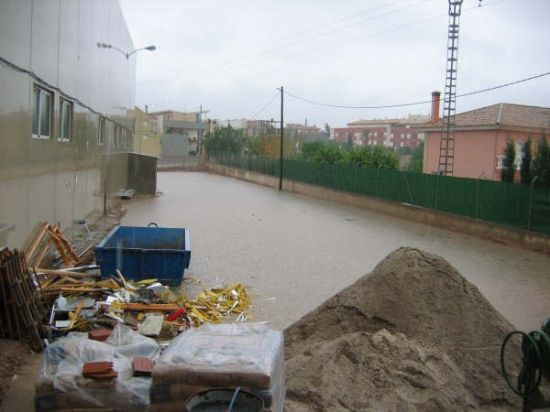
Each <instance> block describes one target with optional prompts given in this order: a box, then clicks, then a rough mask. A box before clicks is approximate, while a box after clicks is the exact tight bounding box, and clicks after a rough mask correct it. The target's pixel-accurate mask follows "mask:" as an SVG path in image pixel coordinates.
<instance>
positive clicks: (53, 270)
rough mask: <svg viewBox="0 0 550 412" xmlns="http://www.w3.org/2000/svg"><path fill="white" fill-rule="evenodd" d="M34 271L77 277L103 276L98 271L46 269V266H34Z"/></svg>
mask: <svg viewBox="0 0 550 412" xmlns="http://www.w3.org/2000/svg"><path fill="white" fill-rule="evenodd" d="M69 269H70V268H69ZM34 271H35V272H36V273H38V274H41V273H44V274H46V275H56V276H70V277H72V278H76V279H88V278H98V277H100V276H101V275H100V274H98V273H81V272H71V271H70V270H64V269H44V268H38V267H37V268H34Z"/></svg>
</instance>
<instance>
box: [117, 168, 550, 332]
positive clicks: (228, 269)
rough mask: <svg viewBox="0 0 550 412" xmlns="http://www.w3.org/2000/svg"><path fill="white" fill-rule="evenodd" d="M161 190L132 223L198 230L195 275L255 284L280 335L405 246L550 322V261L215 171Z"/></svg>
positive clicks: (178, 175)
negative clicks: (432, 256)
mask: <svg viewBox="0 0 550 412" xmlns="http://www.w3.org/2000/svg"><path fill="white" fill-rule="evenodd" d="M158 190H160V191H162V192H163V195H162V196H160V197H155V198H149V199H145V200H139V201H134V202H133V203H131V204H130V205H129V207H128V212H127V214H126V216H125V218H124V219H123V224H127V225H136V226H142V225H143V226H145V225H147V224H148V223H149V222H153V221H154V222H158V223H159V225H160V226H165V227H187V228H189V229H190V232H191V250H192V257H191V265H190V270H189V275H190V276H193V277H195V278H197V279H200V280H202V281H204V282H205V283H206V284H207V285H211V284H213V283H215V282H216V279H221V280H224V281H227V282H230V281H242V282H243V283H245V284H246V285H249V286H250V287H252V288H253V291H254V293H255V294H256V295H258V296H260V297H261V298H260V299H258V301H257V306H258V307H259V308H260V310H259V311H258V314H257V318H258V319H260V318H262V319H267V320H269V322H270V324H271V325H272V326H274V327H276V328H284V327H286V326H288V325H290V324H291V323H293V322H294V321H296V320H297V319H299V318H301V317H302V316H303V315H304V314H306V313H307V312H309V311H310V310H312V309H314V308H315V307H316V306H318V305H319V304H320V303H322V302H323V301H324V300H325V299H327V298H329V297H330V296H332V295H333V294H335V293H336V292H338V291H339V290H341V289H342V288H344V287H346V286H348V285H350V284H351V283H353V282H354V281H355V280H356V279H358V278H359V277H361V276H362V275H364V274H365V273H368V272H369V271H371V270H372V269H373V267H374V266H375V265H376V264H377V263H378V262H379V261H380V260H381V259H383V258H384V257H385V256H386V255H387V254H388V253H390V252H391V251H392V250H395V249H397V248H399V247H400V246H411V247H417V248H420V249H424V250H426V251H429V252H432V253H437V254H439V255H441V256H443V257H444V258H445V259H447V260H448V261H449V262H450V263H451V264H452V265H454V266H455V267H456V268H457V269H458V270H459V271H460V272H461V273H462V274H463V275H464V276H465V277H466V278H467V279H468V280H470V281H471V282H472V283H474V284H475V285H476V286H477V287H478V288H479V289H480V290H481V292H482V293H483V294H484V295H485V296H486V297H487V298H488V299H489V300H490V301H491V302H492V304H493V305H494V306H495V307H496V308H497V309H498V310H499V311H500V312H501V313H502V314H503V315H504V316H505V317H506V318H507V319H509V320H510V321H511V322H512V323H513V324H514V325H516V326H517V327H518V328H521V329H532V328H538V327H539V326H540V323H541V322H542V321H543V320H544V319H545V318H546V317H547V316H550V299H549V296H550V256H546V255H543V254H538V253H535V252H530V251H526V250H523V249H517V248H514V247H511V246H506V245H502V244H498V243H495V242H492V241H487V240H482V239H478V238H474V237H470V236H465V235H462V234H458V233H454V232H450V231H446V230H441V229H437V228H434V227H430V226H426V225H423V224H418V223H413V222H410V221H407V220H402V219H398V218H393V217H389V216H385V215H381V214H377V213H373V212H369V211H365V210H361V209H356V208H353V207H347V206H342V205H339V204H336V203H331V202H327V201H322V200H318V199H313V198H309V197H306V196H301V195H296V194H292V193H284V192H283V193H281V192H278V191H276V190H274V189H271V188H266V187H262V186H258V185H255V184H252V183H247V182H243V181H239V180H235V179H231V178H227V177H223V176H217V175H211V174H207V173H191V172H162V173H159V175H158ZM266 297H273V298H274V299H265V298H266Z"/></svg>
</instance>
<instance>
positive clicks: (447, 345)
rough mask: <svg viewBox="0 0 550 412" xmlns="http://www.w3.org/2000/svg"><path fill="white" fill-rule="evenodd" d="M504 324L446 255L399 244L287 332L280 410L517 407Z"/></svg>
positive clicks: (504, 321) (506, 327)
mask: <svg viewBox="0 0 550 412" xmlns="http://www.w3.org/2000/svg"><path fill="white" fill-rule="evenodd" d="M511 330H513V327H512V325H511V324H510V323H509V322H508V321H507V320H506V319H504V318H503V317H502V316H501V315H500V313H498V312H497V311H496V310H495V309H494V308H493V306H492V305H491V304H490V303H489V302H488V301H487V300H486V299H485V297H484V296H483V295H482V294H481V293H480V292H479V290H478V289H477V288H476V287H475V286H474V285H472V284H471V283H470V282H468V281H467V280H466V279H464V277H463V276H462V275H461V274H460V273H458V272H457V271H456V269H454V268H453V267H452V266H451V265H450V264H449V263H448V262H446V261H445V260H444V259H443V258H441V257H439V256H436V255H432V254H430V253H426V252H423V251H420V250H417V249H411V248H400V249H398V250H396V251H395V252H392V253H391V254H390V255H388V256H387V257H386V258H385V259H384V260H383V261H382V262H380V263H379V264H378V266H377V267H376V268H375V269H374V270H373V271H372V273H371V274H369V275H366V276H364V277H362V278H361V279H359V280H358V281H357V282H356V283H355V284H353V285H351V286H349V287H348V288H346V289H344V290H343V291H342V292H340V293H338V294H337V295H335V296H333V297H332V298H330V299H329V300H327V301H326V302H325V303H323V304H322V305H321V306H320V307H319V308H317V309H315V310H314V311H313V312H311V313H309V314H308V315H306V316H305V317H303V318H302V319H300V320H299V321H298V322H296V323H295V324H293V325H292V326H290V327H289V328H288V329H287V330H286V331H285V352H286V353H285V355H286V358H287V372H286V376H287V410H289V411H298V410H323V409H324V410H380V409H386V410H453V409H454V410H465V409H467V410H473V409H478V408H482V409H499V410H500V409H517V408H518V406H519V398H517V396H516V395H515V394H513V393H512V391H511V390H510V389H509V388H508V387H507V386H506V384H505V382H504V380H503V379H502V377H501V376H500V366H499V349H500V344H501V342H502V339H503V338H504V336H505V335H506V334H507V333H508V332H509V331H511ZM380 342H382V343H380Z"/></svg>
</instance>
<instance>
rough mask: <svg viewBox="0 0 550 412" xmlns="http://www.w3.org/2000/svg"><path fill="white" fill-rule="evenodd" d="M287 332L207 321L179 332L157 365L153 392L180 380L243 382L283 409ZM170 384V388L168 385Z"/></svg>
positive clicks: (223, 384) (174, 385)
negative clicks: (285, 339)
mask: <svg viewBox="0 0 550 412" xmlns="http://www.w3.org/2000/svg"><path fill="white" fill-rule="evenodd" d="M283 347H284V345H283V334H282V332H280V331H275V330H272V329H269V328H267V326H266V325H264V324H258V323H246V324H242V323H238V324H221V325H205V326H202V327H200V328H197V329H190V330H188V331H186V332H184V333H182V334H181V335H180V336H178V337H177V338H175V339H174V340H173V341H172V343H171V344H170V346H169V347H168V348H167V349H166V350H165V351H164V353H163V354H162V355H161V356H160V358H159V360H158V361H157V364H156V365H155V368H154V369H153V388H152V394H153V393H157V392H160V391H164V392H166V391H167V390H168V391H169V392H170V393H171V394H172V395H171V396H172V399H170V400H176V399H174V391H175V390H177V387H178V386H177V385H181V384H184V385H188V386H189V385H190V386H191V387H195V386H196V387H201V388H204V387H210V388H214V387H235V386H242V387H243V388H247V389H248V390H249V391H251V392H253V393H256V394H258V395H260V394H263V395H264V396H261V397H262V398H263V399H264V402H265V401H266V400H268V399H269V403H270V404H271V407H272V410H274V411H282V409H283V405H284V399H285V383H284V354H283ZM167 386H168V388H167ZM167 400H168V399H165V401H167Z"/></svg>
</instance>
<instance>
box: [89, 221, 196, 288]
mask: <svg viewBox="0 0 550 412" xmlns="http://www.w3.org/2000/svg"><path fill="white" fill-rule="evenodd" d="M95 253H96V260H97V263H98V265H99V267H100V269H101V276H102V277H108V276H109V275H114V274H115V270H116V269H119V270H120V271H121V272H122V274H123V276H124V277H125V278H126V279H132V280H140V279H148V278H157V279H159V280H160V281H161V282H163V283H168V284H179V283H180V282H181V281H182V279H183V274H184V272H185V269H187V268H189V261H190V260H191V246H190V242H189V230H188V229H184V228H167V227H151V226H148V227H135V226H118V227H115V228H114V229H113V230H111V232H109V234H108V235H107V236H105V238H103V240H102V241H101V242H99V244H98V245H97V246H96V249H95Z"/></svg>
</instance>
